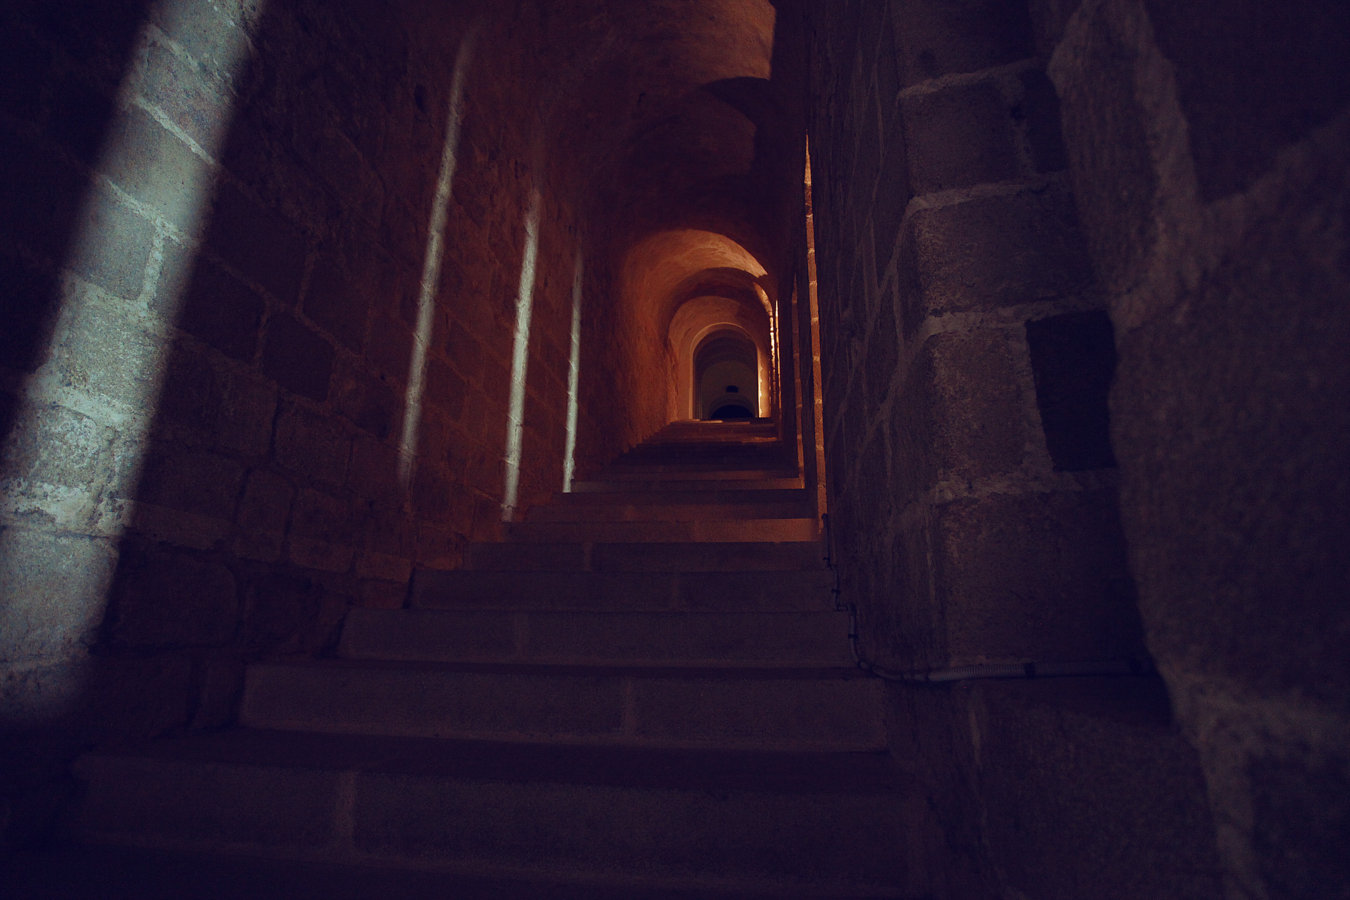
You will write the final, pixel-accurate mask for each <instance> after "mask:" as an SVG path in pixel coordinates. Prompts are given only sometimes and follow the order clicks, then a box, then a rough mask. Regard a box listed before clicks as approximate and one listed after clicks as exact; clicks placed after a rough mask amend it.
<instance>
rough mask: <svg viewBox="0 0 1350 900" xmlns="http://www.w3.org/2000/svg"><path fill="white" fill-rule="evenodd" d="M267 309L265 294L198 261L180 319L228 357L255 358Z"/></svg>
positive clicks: (193, 331) (224, 272)
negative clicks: (263, 297) (259, 330)
mask: <svg viewBox="0 0 1350 900" xmlns="http://www.w3.org/2000/svg"><path fill="white" fill-rule="evenodd" d="M265 308H266V307H265V304H264V303H263V299H262V297H260V296H258V294H257V293H255V292H254V291H253V290H252V289H251V288H249V287H248V286H246V285H244V284H242V283H241V282H240V281H239V280H238V279H236V278H235V277H234V276H233V275H231V274H229V273H228V272H226V271H225V270H224V269H221V268H220V267H218V266H216V265H214V264H212V263H210V262H207V261H205V260H198V261H197V265H196V268H195V270H194V272H193V273H192V278H191V282H190V284H189V286H188V289H187V292H186V296H184V298H183V300H182V304H181V309H180V311H179V313H178V320H177V321H178V325H179V327H180V328H182V329H183V330H184V331H187V332H188V333H190V334H193V335H195V336H197V337H199V338H201V339H202V340H203V341H205V342H206V343H207V344H209V345H210V346H212V347H214V348H215V349H217V350H219V351H220V352H221V353H224V354H225V355H226V356H231V357H234V358H235V359H240V360H245V361H252V359H253V355H254V353H255V351H256V349H257V346H258V328H259V325H261V323H262V317H263V312H264V310H265ZM165 312H166V313H167V312H170V311H169V310H165Z"/></svg>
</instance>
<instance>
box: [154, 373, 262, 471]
mask: <svg viewBox="0 0 1350 900" xmlns="http://www.w3.org/2000/svg"><path fill="white" fill-rule="evenodd" d="M165 378H166V382H165V383H166V388H165V390H164V393H163V396H162V399H161V400H160V405H159V410H158V414H157V416H156V418H155V428H156V431H157V432H164V433H168V434H171V435H172V436H176V437H180V438H181V439H183V440H184V441H187V442H189V443H194V444H211V443H214V444H215V445H216V446H218V447H221V448H223V449H227V450H232V451H235V452H237V453H241V454H243V455H245V456H250V457H260V456H264V455H266V454H267V452H268V450H269V449H270V447H271V443H272V421H273V419H274V418H275V413H276V402H277V397H276V395H277V392H276V388H275V387H273V386H272V385H271V384H270V383H269V382H268V381H267V380H266V379H264V378H262V377H261V376H259V375H257V374H256V373H255V372H253V371H252V370H249V369H244V368H242V367H238V366H232V365H228V364H221V363H220V361H219V360H217V359H212V358H210V357H209V356H208V355H206V354H201V353H194V352H192V351H191V349H189V348H187V347H182V348H178V349H176V350H175V351H174V352H173V354H172V356H171V358H170V360H169V369H168V373H167V375H166V376H165Z"/></svg>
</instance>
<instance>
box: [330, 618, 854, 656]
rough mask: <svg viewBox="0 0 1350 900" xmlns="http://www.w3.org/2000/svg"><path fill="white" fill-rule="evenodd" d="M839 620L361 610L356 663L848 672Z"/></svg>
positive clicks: (349, 640) (351, 652)
mask: <svg viewBox="0 0 1350 900" xmlns="http://www.w3.org/2000/svg"><path fill="white" fill-rule="evenodd" d="M848 626H849V622H848V616H847V615H846V614H844V613H836V612H825V611H821V612H808V613H709V612H703V613H697V612H590V613H577V612H543V611H520V612H508V611H492V610H468V611H451V610H426V609H400V610H381V609H353V610H352V611H350V612H349V613H348V614H347V618H346V621H345V622H344V623H343V628H342V638H341V641H340V643H339V644H338V653H339V655H341V656H342V657H344V658H347V659H383V660H401V661H418V662H475V661H477V662H484V661H502V662H525V663H547V664H582V665H598V664H610V665H616V664H617V665H636V666H642V665H670V666H705V667H706V666H715V665H721V666H731V665H745V666H785V665H791V666H811V665H822V666H848V665H851V664H852V662H853V659H852V654H851V651H850V650H849V643H848Z"/></svg>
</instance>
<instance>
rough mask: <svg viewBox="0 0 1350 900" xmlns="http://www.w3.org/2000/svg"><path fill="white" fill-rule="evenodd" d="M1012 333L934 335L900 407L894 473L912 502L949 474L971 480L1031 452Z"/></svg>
mask: <svg viewBox="0 0 1350 900" xmlns="http://www.w3.org/2000/svg"><path fill="white" fill-rule="evenodd" d="M1013 359H1014V356H1013V351H1012V348H1011V347H1010V346H1009V337H1008V336H1007V334H1006V333H1003V332H997V331H984V332H974V333H970V334H943V335H936V336H934V337H932V338H930V339H929V340H928V341H927V342H926V343H925V344H924V347H923V349H922V351H921V352H920V355H919V357H918V358H917V359H916V361H915V364H914V366H913V368H912V370H911V371H910V372H909V373H908V374H907V377H906V379H905V388H904V390H903V392H902V393H901V394H900V395H899V396H898V397H897V399H896V402H895V406H894V407H893V408H894V420H893V425H892V436H891V446H892V448H893V451H894V453H895V455H896V459H898V460H903V463H902V464H900V465H896V466H895V467H894V472H893V474H892V475H891V477H890V478H889V479H888V481H889V482H890V483H891V484H892V485H893V486H894V488H895V492H896V494H895V495H896V499H897V501H899V502H902V503H904V502H910V501H913V500H914V499H916V498H917V497H919V496H920V495H921V494H922V493H923V492H925V491H927V490H929V489H931V488H932V487H933V486H934V485H935V484H936V483H937V482H939V481H940V480H944V479H956V480H959V481H965V482H969V481H970V480H972V479H978V478H982V477H987V476H989V475H993V474H996V473H1000V472H1012V471H1015V470H1017V469H1018V467H1019V466H1020V465H1021V463H1022V460H1023V454H1024V450H1025V445H1026V434H1025V430H1024V427H1023V422H1024V420H1025V415H1024V413H1023V410H1022V386H1021V385H1020V384H1019V383H1018V382H1019V376H1018V374H1017V371H1016V369H1015V368H1014V366H1013Z"/></svg>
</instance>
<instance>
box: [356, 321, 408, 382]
mask: <svg viewBox="0 0 1350 900" xmlns="http://www.w3.org/2000/svg"><path fill="white" fill-rule="evenodd" d="M412 348H413V333H412V330H411V329H410V328H408V326H406V325H404V324H403V322H401V321H400V320H398V319H395V318H391V317H389V316H382V315H378V314H377V315H375V316H373V317H372V318H371V323H370V345H369V349H368V350H367V354H368V356H369V358H370V361H371V362H372V363H374V364H375V367H376V368H377V369H379V371H380V372H382V373H383V374H384V375H385V376H386V377H387V378H389V380H390V381H391V382H392V383H394V384H405V383H406V382H407V380H408V368H409V366H410V365H411V360H412Z"/></svg>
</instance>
